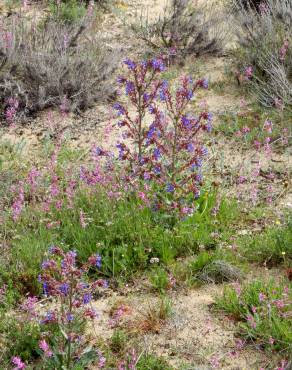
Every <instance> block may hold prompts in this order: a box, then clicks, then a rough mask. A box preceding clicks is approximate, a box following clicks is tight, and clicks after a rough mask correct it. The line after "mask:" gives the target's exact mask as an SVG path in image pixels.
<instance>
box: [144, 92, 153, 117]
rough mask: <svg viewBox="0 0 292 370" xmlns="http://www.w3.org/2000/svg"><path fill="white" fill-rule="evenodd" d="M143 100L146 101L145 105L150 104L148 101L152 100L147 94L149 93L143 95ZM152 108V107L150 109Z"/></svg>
mask: <svg viewBox="0 0 292 370" xmlns="http://www.w3.org/2000/svg"><path fill="white" fill-rule="evenodd" d="M143 100H144V103H148V101H149V100H150V95H149V94H147V93H144V94H143ZM149 108H150V107H149ZM150 113H151V112H150Z"/></svg>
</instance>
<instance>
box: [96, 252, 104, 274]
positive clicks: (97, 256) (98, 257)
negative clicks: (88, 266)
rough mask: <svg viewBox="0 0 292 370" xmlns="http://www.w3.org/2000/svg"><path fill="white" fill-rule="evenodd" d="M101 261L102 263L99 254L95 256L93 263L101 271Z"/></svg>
mask: <svg viewBox="0 0 292 370" xmlns="http://www.w3.org/2000/svg"><path fill="white" fill-rule="evenodd" d="M101 261H102V258H101V256H100V255H99V254H97V255H96V262H95V266H96V267H97V268H98V269H99V270H100V269H101Z"/></svg>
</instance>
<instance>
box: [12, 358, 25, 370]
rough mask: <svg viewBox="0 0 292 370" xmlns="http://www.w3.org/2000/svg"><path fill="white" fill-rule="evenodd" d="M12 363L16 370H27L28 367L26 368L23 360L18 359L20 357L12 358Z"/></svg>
mask: <svg viewBox="0 0 292 370" xmlns="http://www.w3.org/2000/svg"><path fill="white" fill-rule="evenodd" d="M11 362H12V363H13V365H15V366H16V368H15V369H16V370H22V369H25V368H26V366H25V363H24V362H22V361H21V358H20V357H18V356H15V357H13V358H12V360H11Z"/></svg>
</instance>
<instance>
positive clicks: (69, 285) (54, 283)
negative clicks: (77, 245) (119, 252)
mask: <svg viewBox="0 0 292 370" xmlns="http://www.w3.org/2000/svg"><path fill="white" fill-rule="evenodd" d="M48 253H49V259H47V260H45V261H44V262H43V263H42V265H41V269H42V273H41V274H40V275H39V279H38V280H39V282H40V283H41V284H42V288H43V294H44V295H45V296H46V297H52V298H54V305H53V307H52V308H51V309H50V310H49V311H48V312H47V313H46V314H45V315H44V314H42V313H40V312H37V309H36V304H37V302H38V299H37V298H36V297H29V298H27V299H26V301H25V302H24V303H22V305H21V306H20V308H21V310H22V311H23V312H24V313H25V314H26V315H27V317H28V319H29V320H34V321H36V322H37V323H39V324H40V325H42V326H46V331H45V333H46V334H45V336H44V337H43V338H42V339H41V340H40V341H39V348H40V349H41V350H42V353H43V360H44V362H46V361H50V362H51V361H53V360H54V358H55V355H54V354H55V353H63V354H64V355H63V357H64V360H63V361H64V363H66V368H68V369H69V368H71V367H70V366H71V365H72V363H73V359H74V358H75V357H78V356H79V355H80V353H81V352H80V350H81V349H82V346H81V340H82V338H81V334H82V325H83V324H85V322H86V320H87V319H88V318H89V319H95V318H96V317H97V313H96V311H95V310H94V308H93V307H92V305H91V301H92V297H93V294H94V293H95V292H96V291H97V290H98V289H99V288H100V287H102V288H106V287H107V282H106V281H105V280H103V279H98V280H95V281H93V282H92V281H88V279H87V275H88V272H89V270H91V269H100V268H101V257H100V256H99V255H98V254H96V255H93V256H91V257H89V258H88V261H87V262H86V263H85V264H83V265H82V266H81V267H78V265H77V261H76V258H77V254H76V252H74V251H69V252H64V251H63V250H62V249H61V248H59V247H57V246H52V247H50V249H49V252H48ZM56 326H57V327H58V328H59V330H60V332H61V333H62V334H63V335H62V336H61V337H59V339H58V340H56V339H54V338H53V336H52V333H51V329H52V328H53V327H56ZM16 360H17V359H16V358H14V359H12V361H13V363H15V364H16V365H17V366H21V363H22V362H21V360H20V359H19V361H18V360H17V361H16ZM16 362H17V363H16ZM24 366H25V365H24ZM18 368H24V367H18Z"/></svg>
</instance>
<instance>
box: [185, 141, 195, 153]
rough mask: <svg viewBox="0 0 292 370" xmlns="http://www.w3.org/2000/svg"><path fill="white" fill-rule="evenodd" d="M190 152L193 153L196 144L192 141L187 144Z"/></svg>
mask: <svg viewBox="0 0 292 370" xmlns="http://www.w3.org/2000/svg"><path fill="white" fill-rule="evenodd" d="M187 149H188V152H190V153H192V152H193V151H194V145H193V144H192V143H189V144H188V146H187Z"/></svg>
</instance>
